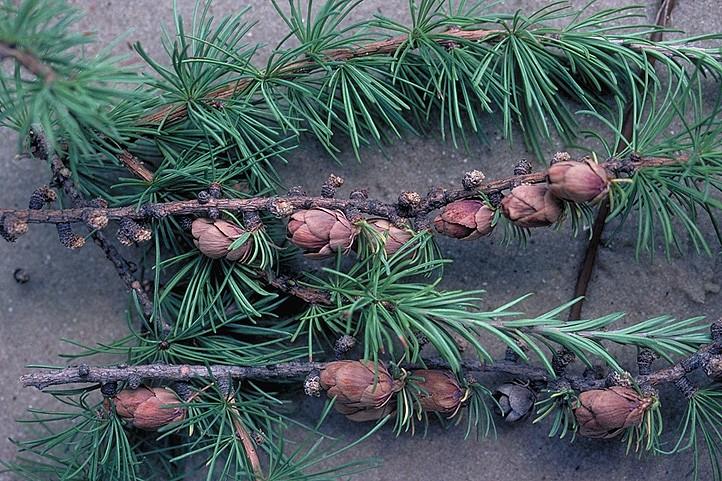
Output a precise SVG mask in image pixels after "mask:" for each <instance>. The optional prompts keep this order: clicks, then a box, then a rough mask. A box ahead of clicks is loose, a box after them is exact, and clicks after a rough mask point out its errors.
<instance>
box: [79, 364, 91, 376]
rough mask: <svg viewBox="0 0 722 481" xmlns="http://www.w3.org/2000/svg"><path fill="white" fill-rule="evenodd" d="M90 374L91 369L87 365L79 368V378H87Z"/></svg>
mask: <svg viewBox="0 0 722 481" xmlns="http://www.w3.org/2000/svg"><path fill="white" fill-rule="evenodd" d="M89 374H90V368H89V367H88V365H87V364H81V365H80V366H78V376H81V377H85V376H87V375H89Z"/></svg>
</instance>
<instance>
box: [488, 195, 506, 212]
mask: <svg viewBox="0 0 722 481" xmlns="http://www.w3.org/2000/svg"><path fill="white" fill-rule="evenodd" d="M486 198H487V200H488V201H489V205H490V206H491V207H493V208H494V209H496V208H498V207H499V206H500V205H501V201H502V200H504V194H502V193H501V192H492V193H491V194H488V195H487V196H486Z"/></svg>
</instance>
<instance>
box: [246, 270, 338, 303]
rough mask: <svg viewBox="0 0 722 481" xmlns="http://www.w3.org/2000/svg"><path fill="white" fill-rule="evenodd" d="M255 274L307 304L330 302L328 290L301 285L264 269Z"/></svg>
mask: <svg viewBox="0 0 722 481" xmlns="http://www.w3.org/2000/svg"><path fill="white" fill-rule="evenodd" d="M257 275H258V277H259V278H261V279H262V280H263V281H264V282H266V283H267V284H268V285H270V286H273V287H275V288H276V289H277V290H279V291H281V292H285V293H286V294H289V295H291V296H294V297H297V298H299V299H301V300H302V301H304V302H307V303H309V304H324V305H328V304H331V295H330V294H329V293H328V292H324V291H321V290H319V289H314V288H312V287H305V286H302V285H300V284H298V282H296V281H295V280H294V279H292V278H290V277H288V276H283V275H281V276H274V275H273V274H270V273H268V272H265V271H259V272H258V274H257Z"/></svg>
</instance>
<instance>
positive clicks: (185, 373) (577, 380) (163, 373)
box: [20, 339, 722, 391]
mask: <svg viewBox="0 0 722 481" xmlns="http://www.w3.org/2000/svg"><path fill="white" fill-rule="evenodd" d="M721 353H722V339H717V340H714V341H713V342H712V343H711V344H708V345H706V346H703V347H701V348H700V349H699V350H698V351H697V352H695V353H694V354H691V355H689V356H688V357H686V358H684V359H682V360H681V361H679V362H678V363H676V364H674V365H673V366H670V367H667V368H663V369H660V370H658V371H654V372H652V373H650V374H640V375H638V376H636V377H635V378H633V380H634V381H635V382H637V383H638V384H639V385H648V386H657V385H660V384H667V383H673V382H675V381H677V380H678V379H680V378H682V377H684V376H686V375H687V374H689V373H690V372H692V371H694V370H697V369H700V368H704V367H705V366H706V365H707V364H708V363H709V362H710V361H711V360H712V359H713V358H716V357H717V356H720V354H721ZM326 365H327V363H323V362H289V363H284V364H274V365H268V366H224V365H214V366H201V365H169V364H146V365H138V366H122V367H89V366H86V365H83V366H79V367H68V368H64V369H60V370H55V371H45V372H35V373H30V374H25V375H24V376H22V377H21V378H20V382H21V383H22V385H23V386H25V387H30V386H32V387H35V388H37V389H41V390H42V389H45V388H47V387H50V386H57V385H63V384H76V383H84V384H89V383H90V384H106V383H109V382H124V381H127V380H128V379H130V378H134V379H142V380H143V381H153V382H178V381H183V382H187V381H191V380H193V379H234V380H243V379H253V380H257V381H276V382H277V381H289V380H298V379H305V377H306V376H307V375H308V373H309V372H311V371H314V370H321V369H323V368H324V367H325V366H326ZM404 367H405V368H408V369H418V368H422V367H426V368H432V369H449V364H448V363H447V362H446V361H444V360H441V359H427V360H424V366H419V365H406V366H404ZM461 367H462V369H463V370H464V371H472V372H488V373H501V374H509V375H512V376H514V377H518V378H522V379H527V380H530V381H537V382H540V383H542V384H551V383H552V382H556V383H560V382H564V383H566V384H568V385H569V386H570V387H572V388H573V389H576V390H578V391H586V390H590V389H600V388H604V387H606V386H607V385H608V384H609V383H610V381H609V379H589V378H587V377H584V376H572V375H564V376H559V377H557V378H554V377H553V376H552V375H550V374H549V372H548V371H547V370H545V369H543V368H541V367H537V366H532V365H529V364H525V363H522V362H518V361H509V360H506V359H501V360H496V361H494V362H493V363H483V362H480V361H476V360H463V361H462V363H461Z"/></svg>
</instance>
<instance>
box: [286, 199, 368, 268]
mask: <svg viewBox="0 0 722 481" xmlns="http://www.w3.org/2000/svg"><path fill="white" fill-rule="evenodd" d="M357 233H358V230H357V229H356V227H354V226H353V225H351V222H350V221H349V220H348V219H347V218H346V215H344V213H343V212H341V211H339V210H329V209H323V208H319V209H309V210H299V211H297V212H294V213H293V215H291V220H290V221H289V222H288V235H289V237H290V238H291V242H293V243H294V244H296V245H297V246H298V247H300V248H301V249H303V250H305V251H306V255H307V256H309V257H316V258H320V257H327V256H330V255H332V254H333V253H334V252H337V251H341V252H344V253H346V252H348V251H349V250H350V249H351V245H352V244H353V241H354V239H355V238H356V234H357Z"/></svg>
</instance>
